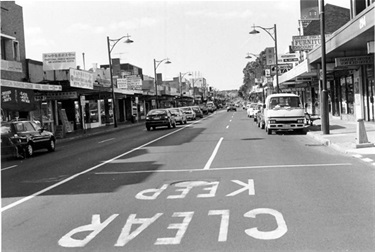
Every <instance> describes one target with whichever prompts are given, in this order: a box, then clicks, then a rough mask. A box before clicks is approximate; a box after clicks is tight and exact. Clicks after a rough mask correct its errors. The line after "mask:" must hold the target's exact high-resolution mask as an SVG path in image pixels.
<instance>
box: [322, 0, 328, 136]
mask: <svg viewBox="0 0 375 252" xmlns="http://www.w3.org/2000/svg"><path fill="white" fill-rule="evenodd" d="M320 31H321V32H320V36H321V49H322V63H321V64H322V75H321V77H322V78H321V80H322V92H321V95H320V100H321V105H320V110H321V112H320V113H321V115H320V117H321V121H322V132H323V134H326V135H328V134H329V109H328V90H327V76H326V72H327V69H326V39H325V18H324V0H320Z"/></svg>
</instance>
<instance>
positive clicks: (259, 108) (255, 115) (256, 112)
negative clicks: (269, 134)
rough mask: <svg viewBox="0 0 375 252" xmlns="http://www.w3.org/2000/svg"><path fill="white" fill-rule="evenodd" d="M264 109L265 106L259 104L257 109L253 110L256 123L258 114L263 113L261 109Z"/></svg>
mask: <svg viewBox="0 0 375 252" xmlns="http://www.w3.org/2000/svg"><path fill="white" fill-rule="evenodd" d="M262 108H263V104H262V103H258V104H257V106H256V108H254V109H253V114H254V116H253V118H254V122H256V121H257V120H258V119H257V114H258V113H259V112H260V111H261V109H262Z"/></svg>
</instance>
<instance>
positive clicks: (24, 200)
mask: <svg viewBox="0 0 375 252" xmlns="http://www.w3.org/2000/svg"><path fill="white" fill-rule="evenodd" d="M201 120H202V119H201ZM201 120H199V121H201ZM199 121H196V122H194V123H192V124H190V125H188V126H186V127H190V126H191V125H193V124H195V123H198V122H199ZM186 127H183V128H179V129H177V130H175V131H172V132H170V133H168V134H166V135H164V136H161V137H159V138H156V139H154V140H152V141H150V142H148V143H145V144H143V145H141V146H139V147H137V148H134V149H132V150H130V151H128V152H125V153H122V154H120V155H118V156H116V157H114V158H111V159H108V160H106V161H103V162H101V163H100V164H98V165H95V166H93V167H91V168H89V169H87V170H84V171H82V172H80V173H77V174H74V175H72V176H70V177H68V178H66V179H64V180H62V181H60V182H58V183H56V184H54V185H51V186H49V187H47V188H45V189H43V190H40V191H39V192H36V193H33V194H31V195H29V196H27V197H25V198H22V199H20V200H17V201H15V202H13V203H11V204H9V205H6V206H4V207H2V208H1V211H0V212H4V211H6V210H8V209H11V208H13V207H15V206H18V205H20V204H22V203H24V202H26V201H29V200H31V199H33V198H35V197H36V196H39V195H41V194H43V193H45V192H48V191H50V190H52V189H53V188H55V187H58V186H60V185H62V184H65V183H67V182H69V181H70V180H73V179H75V178H77V177H78V176H80V175H83V174H86V173H88V172H90V171H92V170H95V169H97V168H99V167H101V166H103V165H105V164H108V163H110V162H112V161H114V160H116V159H118V158H120V157H123V156H125V155H128V154H130V153H132V152H134V151H136V150H139V149H141V148H143V147H145V146H147V145H150V144H152V143H155V142H157V141H159V140H161V139H163V138H165V137H167V136H170V135H172V134H175V133H177V132H179V131H181V130H183V129H185V128H186Z"/></svg>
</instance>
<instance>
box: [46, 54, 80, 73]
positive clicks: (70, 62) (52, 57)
mask: <svg viewBox="0 0 375 252" xmlns="http://www.w3.org/2000/svg"><path fill="white" fill-rule="evenodd" d="M69 68H76V53H75V52H60V53H43V71H48V70H64V69H65V70H67V69H69Z"/></svg>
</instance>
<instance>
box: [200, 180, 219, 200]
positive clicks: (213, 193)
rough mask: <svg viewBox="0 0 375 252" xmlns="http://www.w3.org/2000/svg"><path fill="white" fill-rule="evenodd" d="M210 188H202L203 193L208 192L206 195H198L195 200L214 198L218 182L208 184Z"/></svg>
mask: <svg viewBox="0 0 375 252" xmlns="http://www.w3.org/2000/svg"><path fill="white" fill-rule="evenodd" d="M209 184H210V185H211V187H208V188H203V190H204V191H210V192H209V193H208V194H199V195H198V196H197V198H209V197H215V194H216V191H217V187H218V186H219V182H211V183H209Z"/></svg>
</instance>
